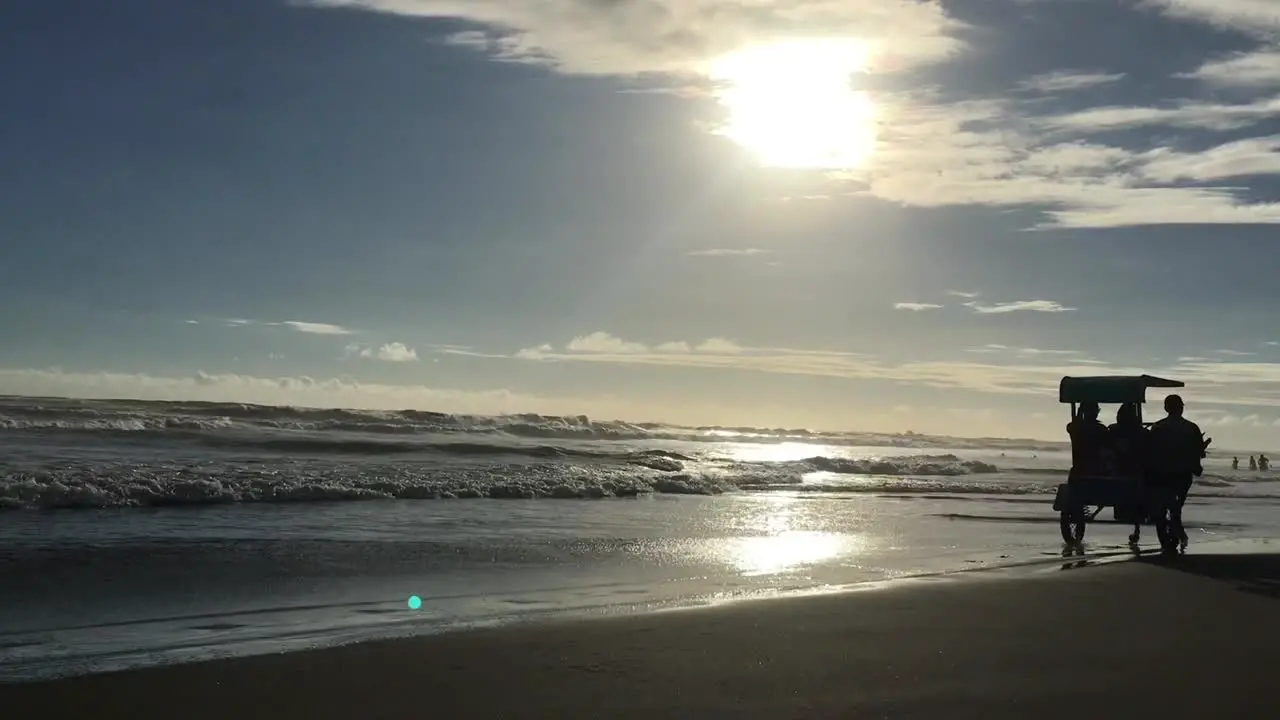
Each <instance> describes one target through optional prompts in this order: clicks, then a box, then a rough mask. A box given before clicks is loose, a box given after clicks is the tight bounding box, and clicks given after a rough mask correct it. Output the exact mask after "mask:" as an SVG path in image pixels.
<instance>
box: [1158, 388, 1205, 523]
mask: <svg viewBox="0 0 1280 720" xmlns="http://www.w3.org/2000/svg"><path fill="white" fill-rule="evenodd" d="M1183 409H1184V407H1183V404H1182V398H1181V397H1179V396H1178V395H1170V396H1168V397H1166V398H1165V399H1164V410H1165V412H1166V413H1168V417H1165V418H1164V419H1163V420H1160V421H1159V422H1157V423H1155V424H1154V425H1152V426H1151V435H1150V437H1151V474H1150V480H1151V484H1152V485H1153V486H1154V487H1155V488H1156V489H1158V491H1160V492H1161V494H1162V495H1163V498H1164V499H1165V500H1166V501H1167V502H1169V517H1170V520H1172V521H1173V525H1174V527H1175V528H1176V530H1177V532H1178V533H1179V538H1178V540H1179V543H1180V544H1181V545H1182V547H1183V548H1185V547H1186V545H1187V531H1186V529H1184V528H1183V527H1182V505H1183V503H1185V502H1186V501H1187V493H1188V492H1190V490H1191V483H1192V482H1194V481H1195V478H1196V477H1198V476H1200V475H1202V474H1204V466H1203V465H1201V462H1200V461H1201V460H1203V459H1204V456H1205V449H1206V448H1207V447H1208V445H1209V441H1207V440H1205V439H1204V433H1203V432H1201V431H1200V426H1199V425H1196V424H1195V423H1193V422H1191V421H1190V420H1188V419H1186V418H1185V417H1183V416H1182V412H1183Z"/></svg>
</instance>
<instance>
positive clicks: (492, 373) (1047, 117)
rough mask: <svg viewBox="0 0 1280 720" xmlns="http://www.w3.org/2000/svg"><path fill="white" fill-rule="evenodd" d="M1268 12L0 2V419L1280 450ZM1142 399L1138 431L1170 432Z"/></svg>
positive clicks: (1273, 71)
mask: <svg viewBox="0 0 1280 720" xmlns="http://www.w3.org/2000/svg"><path fill="white" fill-rule="evenodd" d="M1276 38H1280V0H1142V1H1128V0H1110V1H1106V2H1104V1H1103V0H1055V1H1053V2H1049V1H1048V0H960V1H957V2H942V3H939V2H927V1H921V0H861V1H860V2H848V1H847V0H809V1H807V2H801V1H799V0H753V1H752V2H741V0H614V1H611V2H600V1H599V0H468V1H467V2H459V1H456V0H292V1H286V0H220V1H219V2H217V3H212V2H210V3H174V2H170V1H168V0H8V1H7V2H5V3H3V4H0V68H2V69H3V70H0V97H3V99H4V106H5V108H6V111H5V112H4V113H0V160H2V161H0V307H3V308H6V311H5V312H0V337H3V338H4V342H3V343H0V393H12V394H34V395H50V394H52V395H70V396H81V397H138V398H145V399H207V400H231V401H237V402H261V403H273V404H293V405H322V406H345V407H369V408H422V409H432V410H439V411H445V412H473V413H502V412H542V413H550V414H578V413H583V414H588V415H591V416H593V417H601V418H621V419H627V420H637V421H646V420H648V421H669V422H677V423H688V424H724V425H757V426H766V427H810V428H823V429H849V430H880V431H906V430H914V431H916V432H927V433H944V434H953V435H965V436H976V435H993V436H1017V437H1041V438H1051V439H1052V438H1057V439H1061V438H1062V436H1063V434H1064V433H1063V426H1064V425H1065V423H1066V421H1067V420H1068V412H1067V410H1066V409H1065V408H1064V407H1063V406H1061V405H1059V404H1058V403H1057V396H1056V392H1057V383H1058V381H1059V379H1060V378H1061V377H1062V376H1064V375H1098V374H1135V373H1139V372H1147V373H1152V374H1157V375H1161V376H1167V377H1172V378H1176V379H1180V380H1183V381H1185V382H1186V383H1187V385H1188V386H1187V388H1186V390H1185V392H1183V395H1184V397H1186V399H1187V404H1188V415H1189V416H1190V417H1191V418H1192V419H1194V420H1196V421H1198V422H1199V423H1200V424H1201V425H1202V426H1205V427H1206V428H1208V429H1209V430H1210V431H1211V432H1210V434H1212V435H1215V436H1216V437H1217V438H1218V439H1219V441H1220V443H1221V442H1225V443H1227V444H1228V445H1230V446H1237V447H1243V446H1247V447H1268V446H1269V445H1270V443H1271V440H1272V439H1273V438H1275V437H1277V436H1280V328H1278V327H1277V322H1276V310H1277V308H1278V307H1280V302H1278V301H1280V277H1278V276H1277V270H1278V265H1280V243H1277V242H1276V241H1275V237H1276V231H1277V228H1276V224H1277V223H1280V203H1278V202H1277V198H1278V197H1280V182H1277V181H1278V180H1280V178H1278V177H1277V176H1278V175H1280V44H1277V42H1280V41H1277V40H1276ZM1159 398H1160V396H1159V394H1158V391H1156V392H1155V393H1153V395H1152V397H1150V398H1149V400H1154V401H1155V403H1154V404H1151V405H1148V411H1147V412H1148V419H1153V418H1154V417H1156V416H1158V415H1159V414H1160V411H1159V402H1158V401H1159Z"/></svg>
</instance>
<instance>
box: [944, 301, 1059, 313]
mask: <svg viewBox="0 0 1280 720" xmlns="http://www.w3.org/2000/svg"><path fill="white" fill-rule="evenodd" d="M965 305H966V306H967V307H970V308H973V311H974V312H976V313H979V314H982V315H999V314H1002V313H1011V312H1041V313H1061V312H1074V311H1075V310H1076V308H1073V307H1066V306H1064V305H1062V304H1061V303H1058V302H1055V301H1053V300H1015V301H1013V302H1003V303H995V304H994V305H983V304H981V303H977V302H967V303H965Z"/></svg>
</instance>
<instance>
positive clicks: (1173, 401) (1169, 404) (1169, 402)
mask: <svg viewBox="0 0 1280 720" xmlns="http://www.w3.org/2000/svg"><path fill="white" fill-rule="evenodd" d="M1182 410H1183V405H1182V396H1181V395H1170V396H1169V397H1166V398H1165V399H1164V411H1165V412H1167V413H1169V417H1182Z"/></svg>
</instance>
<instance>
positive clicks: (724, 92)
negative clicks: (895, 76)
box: [708, 39, 876, 170]
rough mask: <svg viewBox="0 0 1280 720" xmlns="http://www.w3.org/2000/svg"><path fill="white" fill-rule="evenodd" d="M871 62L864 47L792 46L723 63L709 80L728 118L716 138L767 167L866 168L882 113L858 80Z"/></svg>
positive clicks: (838, 42) (745, 53)
mask: <svg viewBox="0 0 1280 720" xmlns="http://www.w3.org/2000/svg"><path fill="white" fill-rule="evenodd" d="M868 54H869V53H868V49H867V46H866V44H865V43H863V42H861V41H858V40H849V39H821V40H791V41H787V42H779V43H772V44H768V45H760V46H756V47H752V48H749V49H747V50H742V51H739V52H735V53H732V54H730V55H727V56H724V57H722V58H720V59H718V60H716V61H715V62H713V63H711V65H710V67H709V68H708V74H709V75H710V77H711V79H712V80H713V81H715V82H716V83H717V85H718V88H717V90H716V98H717V99H718V100H719V101H720V104H721V105H723V106H724V107H725V109H726V110H727V111H728V118H727V120H726V122H725V123H724V125H722V126H721V127H720V128H719V129H718V130H717V131H716V132H717V133H718V134H720V135H724V136H725V137H727V138H729V139H730V140H733V141H734V142H736V143H738V144H739V145H741V146H742V147H744V148H746V149H747V150H748V151H749V152H751V153H752V154H754V155H755V156H756V157H757V158H758V159H759V160H760V162H761V163H763V164H765V165H770V166H774V167H785V168H812V169H833V170H835V169H846V168H853V167H857V166H859V165H861V164H862V163H863V162H865V160H866V159H867V156H868V155H870V154H871V152H872V150H873V149H874V148H875V140H876V133H875V129H876V124H875V107H874V106H873V105H872V103H871V100H870V98H869V97H868V96H867V94H866V93H864V92H859V91H857V90H854V89H853V87H852V76H853V75H854V74H856V73H859V72H865V71H866V69H867V61H868Z"/></svg>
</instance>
